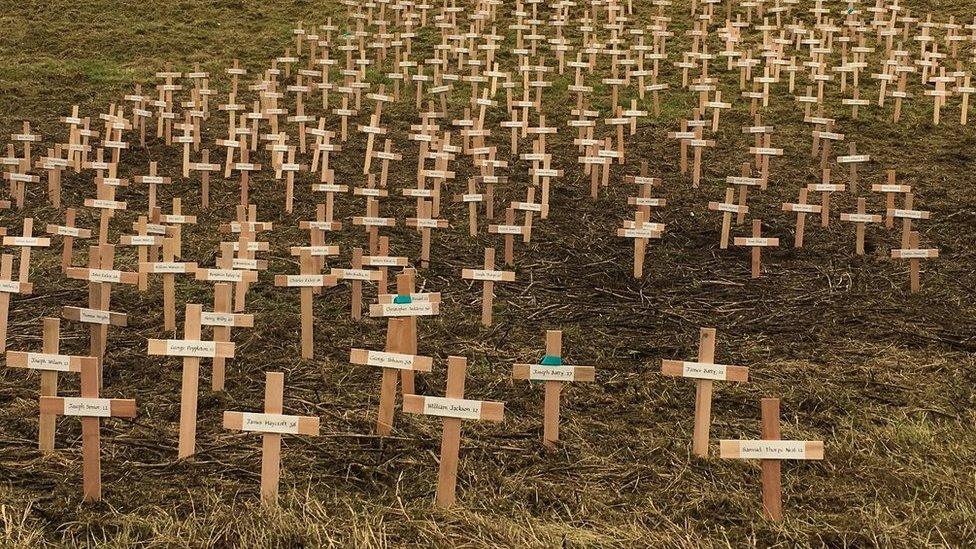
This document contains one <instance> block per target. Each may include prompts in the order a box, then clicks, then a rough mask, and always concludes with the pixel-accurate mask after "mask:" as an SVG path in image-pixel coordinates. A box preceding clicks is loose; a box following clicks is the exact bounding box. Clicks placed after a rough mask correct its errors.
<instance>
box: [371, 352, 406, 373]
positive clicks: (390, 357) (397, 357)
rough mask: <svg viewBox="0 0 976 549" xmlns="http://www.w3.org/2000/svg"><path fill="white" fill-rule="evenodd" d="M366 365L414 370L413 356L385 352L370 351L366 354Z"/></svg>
mask: <svg viewBox="0 0 976 549" xmlns="http://www.w3.org/2000/svg"><path fill="white" fill-rule="evenodd" d="M366 364H368V365H370V366H379V367H381V368H398V369H400V370H412V369H413V355H404V354H400V353H386V352H383V351H369V352H367V353H366Z"/></svg>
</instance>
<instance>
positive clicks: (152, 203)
mask: <svg viewBox="0 0 976 549" xmlns="http://www.w3.org/2000/svg"><path fill="white" fill-rule="evenodd" d="M186 146H187V147H189V145H186ZM186 154H187V158H189V154H190V153H189V149H187V153H186ZM157 169H158V168H157V164H156V162H150V163H149V175H137V176H135V178H133V179H134V180H135V182H136V183H139V184H140V185H142V184H145V185H149V208H148V211H150V212H151V211H153V210H154V209H155V208H156V186H157V185H169V184H171V183H172V182H173V179H172V178H170V177H161V176H160V175H158V172H157ZM185 169H186V170H189V163H187V166H186V168H185ZM189 175H190V174H189V173H185V174H184V175H183V177H184V178H186V177H189Z"/></svg>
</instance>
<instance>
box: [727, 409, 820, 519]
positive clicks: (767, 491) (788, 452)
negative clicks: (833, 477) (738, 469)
mask: <svg viewBox="0 0 976 549" xmlns="http://www.w3.org/2000/svg"><path fill="white" fill-rule="evenodd" d="M779 432H780V431H779V399H778V398H764V399H762V439H761V440H722V441H720V442H719V455H720V457H721V458H722V459H758V460H760V465H761V467H762V500H763V515H764V516H765V517H766V518H767V519H769V520H782V519H783V491H782V488H783V487H782V478H781V475H780V463H781V461H782V460H784V459H803V460H821V459H823V458H824V443H823V441H821V440H781V439H780V434H779Z"/></svg>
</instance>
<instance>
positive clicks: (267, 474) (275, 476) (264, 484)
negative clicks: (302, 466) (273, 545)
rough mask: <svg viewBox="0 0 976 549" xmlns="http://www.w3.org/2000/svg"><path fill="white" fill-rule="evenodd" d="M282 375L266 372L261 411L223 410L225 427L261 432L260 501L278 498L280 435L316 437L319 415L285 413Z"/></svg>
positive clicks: (268, 503) (264, 501)
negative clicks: (290, 414) (260, 412)
mask: <svg viewBox="0 0 976 549" xmlns="http://www.w3.org/2000/svg"><path fill="white" fill-rule="evenodd" d="M284 391H285V374H283V373H281V372H268V373H267V374H266V375H265V387H264V413H263V414H255V413H249V412H230V411H228V412H224V429H233V430H235V431H250V432H256V433H261V435H262V443H261V444H262V448H261V502H262V503H264V504H266V505H273V504H275V503H276V502H277V501H278V480H279V478H280V476H281V435H282V434H291V435H308V436H318V434H319V418H317V417H314V416H311V417H310V416H289V415H284V414H282V412H283V411H284V405H283V401H284Z"/></svg>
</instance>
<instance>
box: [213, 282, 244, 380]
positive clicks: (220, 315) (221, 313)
mask: <svg viewBox="0 0 976 549" xmlns="http://www.w3.org/2000/svg"><path fill="white" fill-rule="evenodd" d="M233 292H234V286H233V284H230V283H228V282H219V283H217V284H214V310H213V312H212V313H210V312H207V311H201V313H200V325H201V326H212V327H213V341H216V342H227V341H230V331H231V329H232V328H253V327H254V315H251V314H243V313H233V312H231V309H232V307H233V303H232V301H231V300H232V296H233ZM226 365H227V358H226V357H223V356H215V357H214V359H213V377H212V378H211V387H212V388H213V390H214V391H223V390H224V378H225V373H226Z"/></svg>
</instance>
